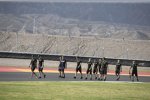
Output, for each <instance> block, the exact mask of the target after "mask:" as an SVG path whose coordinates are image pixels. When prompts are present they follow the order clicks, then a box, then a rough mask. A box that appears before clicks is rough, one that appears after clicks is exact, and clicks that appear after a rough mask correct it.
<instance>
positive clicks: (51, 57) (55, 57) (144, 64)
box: [0, 52, 150, 67]
mask: <svg viewBox="0 0 150 100" xmlns="http://www.w3.org/2000/svg"><path fill="white" fill-rule="evenodd" d="M32 56H33V57H34V58H37V59H38V57H39V56H41V57H42V58H43V59H45V60H54V61H59V57H61V56H62V55H54V54H38V53H21V52H17V53H16V52H0V58H16V59H31V58H32ZM63 56H64V58H65V59H66V60H67V61H68V62H76V56H75V55H72V56H65V55H63ZM78 58H79V59H80V60H81V61H82V62H84V63H86V62H88V59H89V58H91V59H92V61H94V59H95V60H98V59H99V58H97V57H80V56H79V57H78ZM106 60H107V61H108V63H109V64H112V65H114V64H116V62H117V60H118V59H112V58H106ZM120 61H121V63H122V65H126V66H130V65H131V64H132V61H133V60H128V59H120ZM135 61H136V62H137V63H138V65H139V66H141V67H150V61H144V60H135Z"/></svg>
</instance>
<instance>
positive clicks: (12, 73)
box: [0, 66, 150, 82]
mask: <svg viewBox="0 0 150 100" xmlns="http://www.w3.org/2000/svg"><path fill="white" fill-rule="evenodd" d="M85 71H86V70H83V79H80V74H77V75H78V76H77V78H76V79H74V78H73V77H74V73H75V71H74V69H72V68H68V69H66V70H65V73H66V77H65V78H59V77H58V76H59V74H58V70H57V68H45V69H44V72H45V73H46V78H41V79H37V78H35V77H33V78H31V70H30V68H27V67H23V68H21V67H17V66H14V67H10V66H0V81H99V80H95V79H94V76H93V79H92V80H90V79H89V78H88V79H87V80H85ZM35 72H36V74H38V71H37V69H36V70H35ZM135 80H136V79H135ZM106 81H116V76H115V75H114V71H112V70H110V71H109V72H108V75H107V80H106ZM116 82H118V81H116ZM119 82H131V80H130V78H129V74H128V72H125V71H124V72H122V73H121V77H120V80H119ZM139 82H150V73H149V72H147V73H146V72H139Z"/></svg>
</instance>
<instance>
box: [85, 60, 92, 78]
mask: <svg viewBox="0 0 150 100" xmlns="http://www.w3.org/2000/svg"><path fill="white" fill-rule="evenodd" d="M87 64H88V68H87V71H86V77H85V79H87V77H88V74H89V73H90V80H92V62H91V58H89V61H88V63H87Z"/></svg>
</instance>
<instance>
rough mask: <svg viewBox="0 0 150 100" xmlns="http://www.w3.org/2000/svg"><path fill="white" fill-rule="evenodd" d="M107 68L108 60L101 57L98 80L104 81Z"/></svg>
mask: <svg viewBox="0 0 150 100" xmlns="http://www.w3.org/2000/svg"><path fill="white" fill-rule="evenodd" d="M107 70H108V62H107V61H106V60H105V58H104V57H103V59H102V62H101V79H100V80H104V81H106V77H107Z"/></svg>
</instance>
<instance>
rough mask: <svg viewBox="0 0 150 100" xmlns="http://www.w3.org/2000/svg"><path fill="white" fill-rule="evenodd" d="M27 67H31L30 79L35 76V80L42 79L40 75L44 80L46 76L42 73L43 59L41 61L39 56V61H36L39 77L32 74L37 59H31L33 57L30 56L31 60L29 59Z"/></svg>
mask: <svg viewBox="0 0 150 100" xmlns="http://www.w3.org/2000/svg"><path fill="white" fill-rule="evenodd" d="M29 67H31V78H33V76H35V77H36V78H42V75H43V77H44V78H45V77H46V74H45V73H44V72H43V68H44V59H42V58H41V57H40V56H39V59H38V71H39V75H37V74H36V73H35V72H34V70H35V69H36V68H37V59H36V58H33V56H32V59H31V62H30V65H29Z"/></svg>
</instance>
